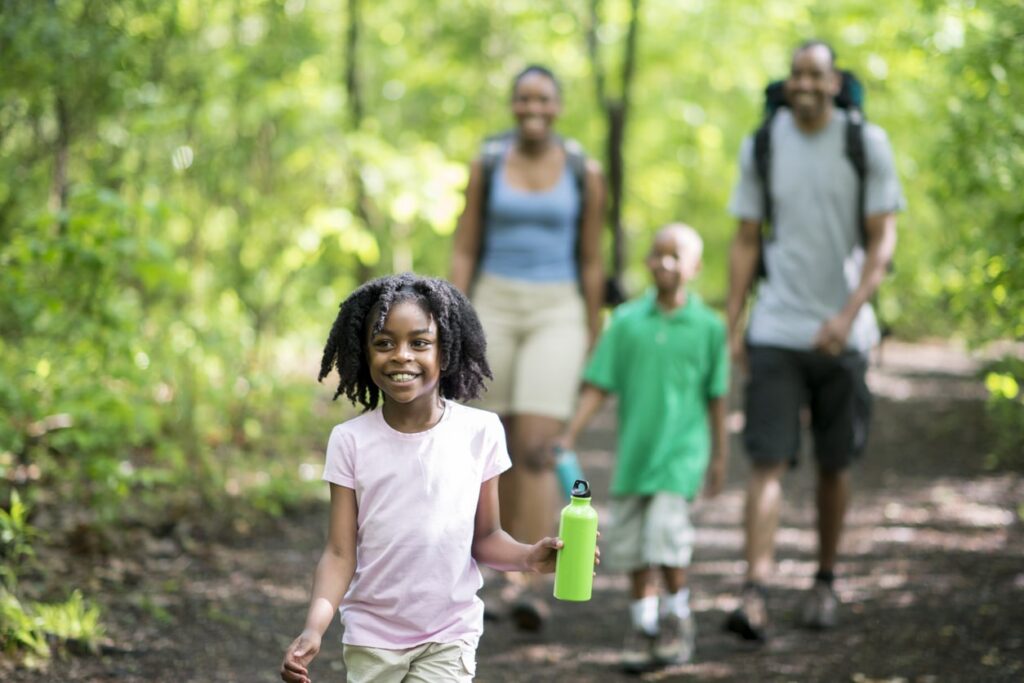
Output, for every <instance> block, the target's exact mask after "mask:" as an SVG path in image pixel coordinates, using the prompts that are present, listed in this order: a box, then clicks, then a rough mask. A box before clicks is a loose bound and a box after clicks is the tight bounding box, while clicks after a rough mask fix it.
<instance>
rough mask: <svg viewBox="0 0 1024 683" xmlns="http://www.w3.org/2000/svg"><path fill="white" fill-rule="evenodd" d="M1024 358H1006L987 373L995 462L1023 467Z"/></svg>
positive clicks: (986, 381) (986, 383)
mask: <svg viewBox="0 0 1024 683" xmlns="http://www.w3.org/2000/svg"><path fill="white" fill-rule="evenodd" d="M1022 385H1024V359H1022V358H1013V357H1006V358H1004V359H1002V360H1001V361H1000V362H998V363H995V364H993V365H992V366H991V367H990V368H989V369H988V373H987V374H986V376H985V386H986V387H987V388H988V391H989V400H988V407H989V414H990V415H991V416H992V419H993V421H994V423H995V425H996V434H995V436H996V442H995V452H994V454H993V455H994V456H995V464H997V465H1002V466H1008V467H1015V468H1021V467H1024V391H1022V390H1021V388H1022Z"/></svg>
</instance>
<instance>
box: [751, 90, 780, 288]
mask: <svg viewBox="0 0 1024 683" xmlns="http://www.w3.org/2000/svg"><path fill="white" fill-rule="evenodd" d="M775 111H776V110H775V109H772V110H770V111H769V112H768V114H767V116H765V119H764V121H763V122H762V123H761V125H760V126H759V127H758V129H757V130H756V131H755V132H754V170H755V171H757V175H758V178H760V180H761V215H762V218H761V230H760V232H759V233H758V235H759V238H760V242H761V250H760V255H759V256H758V262H757V276H758V277H759V278H761V279H764V278H766V277H768V268H767V266H766V265H765V260H764V245H765V242H768V241H771V240H772V239H774V236H775V226H774V224H773V222H772V217H773V215H774V213H775V211H774V206H773V204H772V193H771V182H772V123H773V122H774V120H775Z"/></svg>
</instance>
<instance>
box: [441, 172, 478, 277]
mask: <svg viewBox="0 0 1024 683" xmlns="http://www.w3.org/2000/svg"><path fill="white" fill-rule="evenodd" d="M483 190H484V184H483V160H482V159H476V160H474V161H473V163H472V164H471V165H470V167H469V184H468V185H467V186H466V207H465V208H464V209H463V210H462V215H461V216H459V224H458V226H457V227H456V228H455V239H454V240H453V242H452V263H451V272H450V273H449V276H448V278H449V280H451V283H452V284H453V285H455V286H456V287H457V288H458V289H459V291H461V292H462V293H463V294H468V293H469V285H470V284H471V283H472V281H473V273H474V272H476V269H477V267H478V266H479V264H478V263H477V259H478V258H479V257H480V238H481V236H482V235H483V221H482V217H483V200H484V198H483Z"/></svg>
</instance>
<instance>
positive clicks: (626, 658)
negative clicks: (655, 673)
mask: <svg viewBox="0 0 1024 683" xmlns="http://www.w3.org/2000/svg"><path fill="white" fill-rule="evenodd" d="M656 640H657V636H652V635H648V634H647V632H646V631H644V630H643V629H639V628H636V627H631V628H630V629H629V631H628V632H627V633H626V642H624V643H623V644H622V657H621V659H620V660H619V662H620V663H621V664H622V668H623V669H624V670H625V671H626V672H628V673H633V674H638V673H644V672H645V671H650V670H651V669H653V668H654V666H655V661H654V644H655V641H656Z"/></svg>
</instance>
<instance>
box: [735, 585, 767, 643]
mask: <svg viewBox="0 0 1024 683" xmlns="http://www.w3.org/2000/svg"><path fill="white" fill-rule="evenodd" d="M725 629H726V630H727V631H732V632H733V633H735V634H736V635H738V636H739V637H740V638H743V639H744V640H756V641H759V642H764V640H765V639H766V638H767V637H768V608H767V606H766V604H765V598H764V588H762V587H761V586H758V585H754V584H750V585H747V586H746V587H745V588H744V589H743V593H742V594H741V595H740V606H739V607H737V608H736V609H735V610H733V611H732V613H731V614H730V615H729V618H728V619H726V621H725Z"/></svg>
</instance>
